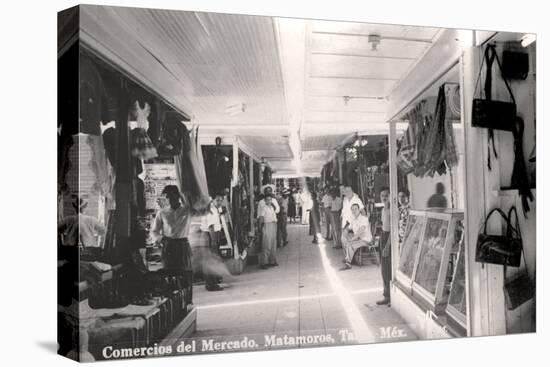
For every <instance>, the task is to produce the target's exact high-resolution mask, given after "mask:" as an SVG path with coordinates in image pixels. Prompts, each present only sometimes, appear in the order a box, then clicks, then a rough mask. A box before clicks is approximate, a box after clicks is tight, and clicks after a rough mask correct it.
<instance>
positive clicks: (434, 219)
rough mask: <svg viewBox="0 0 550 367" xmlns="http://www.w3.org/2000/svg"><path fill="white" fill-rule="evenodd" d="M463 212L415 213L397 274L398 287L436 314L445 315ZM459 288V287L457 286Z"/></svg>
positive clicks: (412, 216) (415, 211) (442, 210)
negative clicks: (458, 229)
mask: <svg viewBox="0 0 550 367" xmlns="http://www.w3.org/2000/svg"><path fill="white" fill-rule="evenodd" d="M463 218H464V213H463V212H462V211H457V210H454V209H441V210H434V209H430V210H429V211H420V210H411V211H410V213H409V220H408V223H407V230H406V232H405V236H404V239H403V247H402V249H401V255H400V259H399V266H398V268H397V272H396V280H397V282H398V284H399V285H400V286H401V287H402V288H405V289H406V290H407V291H409V292H410V294H411V295H412V296H413V297H414V298H415V299H416V300H417V301H419V302H420V303H421V304H423V305H424V306H425V307H427V308H428V309H431V310H432V311H434V312H435V313H438V314H441V313H443V312H444V311H445V308H446V306H447V300H448V298H449V290H450V283H451V279H452V274H453V265H452V263H453V262H452V259H453V258H456V257H453V256H452V255H453V254H456V253H457V252H458V243H459V241H460V237H457V235H458V233H462V231H457V228H461V225H459V223H460V221H462V219H463ZM457 287H458V286H457Z"/></svg>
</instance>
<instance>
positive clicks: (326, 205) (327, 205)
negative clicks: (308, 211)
mask: <svg viewBox="0 0 550 367" xmlns="http://www.w3.org/2000/svg"><path fill="white" fill-rule="evenodd" d="M321 202H322V204H323V208H322V209H321V210H322V216H323V218H324V220H325V225H326V227H327V235H326V236H325V238H326V239H327V240H329V241H330V240H332V231H331V230H330V226H331V222H332V220H331V218H330V216H331V206H332V197H331V196H330V189H329V187H328V186H327V187H325V190H324V194H323V198H322V199H321Z"/></svg>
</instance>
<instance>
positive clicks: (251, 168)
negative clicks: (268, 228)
mask: <svg viewBox="0 0 550 367" xmlns="http://www.w3.org/2000/svg"><path fill="white" fill-rule="evenodd" d="M248 166H249V167H248V172H249V174H248V180H249V184H250V232H251V234H252V235H254V232H255V228H254V216H255V215H256V213H255V210H254V209H255V208H254V159H253V158H252V156H248Z"/></svg>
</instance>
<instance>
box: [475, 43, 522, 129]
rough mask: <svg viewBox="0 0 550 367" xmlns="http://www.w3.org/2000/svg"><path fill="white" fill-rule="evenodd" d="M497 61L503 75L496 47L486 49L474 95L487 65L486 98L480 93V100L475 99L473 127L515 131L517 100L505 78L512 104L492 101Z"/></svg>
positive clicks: (489, 46)
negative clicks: (494, 63) (493, 71)
mask: <svg viewBox="0 0 550 367" xmlns="http://www.w3.org/2000/svg"><path fill="white" fill-rule="evenodd" d="M495 59H496V61H497V65H498V67H499V70H500V71H501V73H502V66H501V63H500V60H499V58H498V55H497V52H496V50H495V46H493V45H488V46H487V47H486V49H485V54H484V61H483V62H482V64H481V67H480V68H479V74H478V77H477V81H476V88H475V90H474V95H475V94H476V91H477V89H478V85H479V84H480V83H479V82H480V77H481V71H482V70H483V65H484V64H486V69H487V73H486V79H485V88H484V89H485V97H483V93H480V94H481V96H480V98H474V100H473V103H472V126H474V127H482V128H487V129H495V130H505V131H513V130H514V128H515V126H516V100H515V98H514V95H513V93H512V90H511V89H510V85H509V84H508V82H507V81H506V79H504V78H503V80H504V84H505V85H506V89H507V90H508V93H509V94H510V99H511V101H510V102H504V101H493V100H492V99H491V88H492V67H493V62H494V60H495Z"/></svg>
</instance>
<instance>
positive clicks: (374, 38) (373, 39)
mask: <svg viewBox="0 0 550 367" xmlns="http://www.w3.org/2000/svg"><path fill="white" fill-rule="evenodd" d="M368 40H369V43H370V45H371V51H377V47H378V45H379V44H380V41H381V40H382V37H380V35H379V34H369V37H368Z"/></svg>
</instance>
